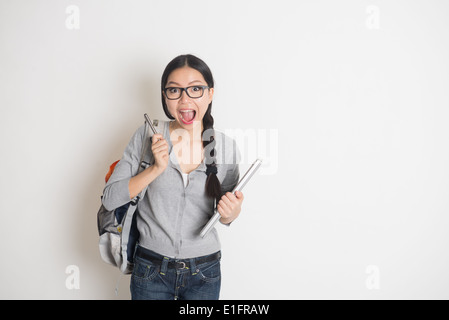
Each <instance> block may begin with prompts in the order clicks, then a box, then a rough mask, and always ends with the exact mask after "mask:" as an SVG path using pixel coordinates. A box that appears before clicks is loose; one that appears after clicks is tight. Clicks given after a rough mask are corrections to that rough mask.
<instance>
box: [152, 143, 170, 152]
mask: <svg viewBox="0 0 449 320" xmlns="http://www.w3.org/2000/svg"><path fill="white" fill-rule="evenodd" d="M165 150H167V151H168V145H166V144H162V145H159V146H153V153H159V152H161V151H165Z"/></svg>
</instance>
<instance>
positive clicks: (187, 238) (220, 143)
mask: <svg viewBox="0 0 449 320" xmlns="http://www.w3.org/2000/svg"><path fill="white" fill-rule="evenodd" d="M160 124H161V121H159V126H160ZM144 132H145V126H144V125H142V126H141V127H140V128H139V129H138V130H137V131H136V132H135V134H134V135H133V137H132V138H131V141H130V142H129V144H128V146H127V147H126V149H125V152H124V153H123V157H122V159H121V160H120V162H119V163H118V164H117V165H116V167H115V169H114V172H113V174H112V175H111V177H110V179H109V181H108V183H107V184H106V186H105V189H104V192H103V205H104V206H105V208H106V209H108V210H112V209H115V208H118V207H120V206H122V205H124V204H126V203H128V202H129V201H130V194H129V188H128V184H129V180H130V179H131V177H132V176H134V175H136V174H137V170H138V167H139V160H140V152H141V149H142V143H143V141H144ZM163 136H164V139H166V140H167V142H168V144H169V154H170V158H169V162H168V165H167V168H166V169H165V170H164V172H163V173H162V174H160V175H159V176H158V177H157V178H156V179H155V180H154V181H153V182H152V183H150V184H149V185H148V189H147V193H146V194H145V197H144V198H143V199H142V200H141V201H139V204H138V213H137V214H138V215H137V217H136V219H137V229H138V230H139V233H140V237H139V245H141V246H143V247H145V248H147V249H149V250H152V251H154V252H156V253H159V254H161V255H164V256H167V257H173V258H179V259H187V258H194V257H199V256H204V255H209V254H212V253H214V252H217V251H219V250H220V241H219V238H218V234H217V231H216V230H215V229H214V230H213V231H212V232H210V233H209V234H208V235H207V236H206V237H204V238H201V237H200V232H201V229H202V228H203V227H204V225H205V224H206V223H207V221H208V220H209V219H210V218H211V216H212V215H213V213H214V199H212V198H210V197H208V196H207V195H206V193H205V185H206V178H207V176H206V163H205V161H206V159H204V160H203V162H202V163H201V164H200V165H199V166H198V167H197V168H196V169H195V170H193V171H192V172H190V173H189V174H184V176H183V172H182V170H181V168H180V166H179V164H178V160H177V157H176V154H175V153H174V151H173V145H172V143H171V140H170V131H169V122H168V121H167V122H165V126H164V130H163ZM214 137H215V141H216V145H215V151H216V164H217V170H218V173H217V177H218V180H219V181H220V183H221V187H222V191H223V193H225V192H228V191H232V189H233V188H234V187H235V186H236V184H237V182H238V179H239V166H238V162H239V159H240V156H239V152H238V150H237V146H236V143H235V141H234V140H233V139H231V138H230V137H228V136H226V135H225V134H224V133H221V132H219V131H217V130H215V134H214ZM209 146H210V144H209ZM209 146H208V147H207V148H206V150H205V152H208V151H209V152H210V151H211V149H210V148H209ZM147 153H148V154H147V156H148V157H149V158H150V159H153V158H152V154H151V148H150V147H148V148H147ZM150 163H152V161H150Z"/></svg>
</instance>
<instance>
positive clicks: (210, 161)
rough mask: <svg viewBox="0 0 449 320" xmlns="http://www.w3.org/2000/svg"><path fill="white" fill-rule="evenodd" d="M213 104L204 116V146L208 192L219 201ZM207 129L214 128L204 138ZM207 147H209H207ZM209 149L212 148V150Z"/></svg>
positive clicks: (219, 185) (219, 188)
mask: <svg viewBox="0 0 449 320" xmlns="http://www.w3.org/2000/svg"><path fill="white" fill-rule="evenodd" d="M211 110H212V105H209V107H208V108H207V111H206V113H205V115H204V117H203V147H204V152H205V155H204V156H205V157H206V167H207V169H206V174H207V180H206V194H207V195H208V196H209V197H212V198H215V199H216V201H217V203H218V201H220V198H221V196H222V191H221V184H220V181H219V180H218V177H217V164H216V158H215V157H216V154H217V152H216V150H215V145H216V143H217V142H216V141H215V137H214V131H213V129H214V118H213V117H212V114H211ZM206 130H212V134H211V135H210V138H209V140H208V139H204V132H206ZM206 147H207V148H206ZM208 150H211V151H210V152H209V151H208Z"/></svg>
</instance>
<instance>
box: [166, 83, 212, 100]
mask: <svg viewBox="0 0 449 320" xmlns="http://www.w3.org/2000/svg"><path fill="white" fill-rule="evenodd" d="M205 89H209V87H208V86H191V87H186V88H179V87H168V88H165V89H164V93H165V96H166V97H167V99H168V100H177V99H179V98H181V96H182V92H183V91H185V92H186V93H187V95H188V96H189V97H190V98H192V99H198V98H201V97H202V96H203V94H204V90H205Z"/></svg>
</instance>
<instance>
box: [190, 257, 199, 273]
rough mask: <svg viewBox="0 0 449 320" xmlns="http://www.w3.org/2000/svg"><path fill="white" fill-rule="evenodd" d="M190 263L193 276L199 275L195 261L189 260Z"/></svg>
mask: <svg viewBox="0 0 449 320" xmlns="http://www.w3.org/2000/svg"><path fill="white" fill-rule="evenodd" d="M189 261H190V272H191V273H192V276H194V275H196V274H197V273H198V271H199V270H198V269H197V268H196V264H195V259H189Z"/></svg>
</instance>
